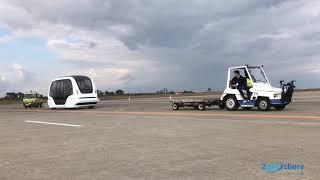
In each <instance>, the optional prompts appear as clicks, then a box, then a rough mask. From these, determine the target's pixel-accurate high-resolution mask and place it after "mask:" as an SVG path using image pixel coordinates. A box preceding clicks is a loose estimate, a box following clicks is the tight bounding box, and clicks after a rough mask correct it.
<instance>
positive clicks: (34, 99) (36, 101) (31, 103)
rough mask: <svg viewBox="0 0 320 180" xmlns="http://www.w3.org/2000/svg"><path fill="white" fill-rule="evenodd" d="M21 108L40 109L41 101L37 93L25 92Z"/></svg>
mask: <svg viewBox="0 0 320 180" xmlns="http://www.w3.org/2000/svg"><path fill="white" fill-rule="evenodd" d="M22 102H23V106H24V108H31V107H36V108H41V107H42V104H43V100H42V98H41V96H40V94H38V93H37V92H32V91H31V92H27V93H25V94H24V96H23V100H22Z"/></svg>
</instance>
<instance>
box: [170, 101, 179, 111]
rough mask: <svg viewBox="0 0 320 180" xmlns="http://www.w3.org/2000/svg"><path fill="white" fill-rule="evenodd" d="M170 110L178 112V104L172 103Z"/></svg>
mask: <svg viewBox="0 0 320 180" xmlns="http://www.w3.org/2000/svg"><path fill="white" fill-rule="evenodd" d="M172 109H173V110H174V111H177V110H179V106H178V104H177V103H173V104H172Z"/></svg>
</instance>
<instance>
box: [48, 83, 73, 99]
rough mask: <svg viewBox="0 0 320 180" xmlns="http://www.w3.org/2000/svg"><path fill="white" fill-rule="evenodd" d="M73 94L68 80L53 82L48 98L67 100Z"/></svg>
mask: <svg viewBox="0 0 320 180" xmlns="http://www.w3.org/2000/svg"><path fill="white" fill-rule="evenodd" d="M72 94H73V89H72V82H71V80H69V79H65V80H59V81H54V82H53V83H52V84H51V87H50V96H51V97H53V98H63V99H65V98H67V97H69V96H70V95H72Z"/></svg>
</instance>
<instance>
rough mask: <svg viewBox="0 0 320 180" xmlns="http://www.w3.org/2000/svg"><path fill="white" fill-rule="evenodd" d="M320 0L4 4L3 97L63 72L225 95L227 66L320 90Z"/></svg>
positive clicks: (0, 5) (126, 85) (102, 84)
mask: <svg viewBox="0 0 320 180" xmlns="http://www.w3.org/2000/svg"><path fill="white" fill-rule="evenodd" d="M319 15H320V1H319V0H287V1H286V0H227V1H226V0H187V1H186V0H77V1H74V0H73V1H72V0H55V1H44V0H27V1H23V0H0V94H3V93H4V92H7V91H29V90H37V91H40V92H41V93H45V92H46V91H47V88H48V86H49V83H50V80H51V79H53V78H55V77H57V76H58V77H59V76H65V75H71V74H83V75H88V76H90V77H92V78H93V79H94V80H95V81H96V84H97V87H98V88H99V89H101V90H115V89H118V88H122V89H125V90H126V91H131V92H134V91H143V92H146V91H156V90H158V89H160V88H168V89H175V90H181V89H193V90H202V89H207V88H208V87H211V88H213V89H223V88H224V86H225V81H226V69H227V67H229V66H234V65H244V64H252V65H261V64H263V65H264V66H265V71H266V72H267V74H268V76H269V79H271V81H272V82H273V83H274V85H275V86H278V82H279V80H281V79H285V80H293V79H296V80H297V85H298V87H300V88H309V87H320V16H319Z"/></svg>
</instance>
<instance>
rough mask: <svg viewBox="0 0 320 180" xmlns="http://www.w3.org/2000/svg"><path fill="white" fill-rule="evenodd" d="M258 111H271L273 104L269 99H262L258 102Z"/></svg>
mask: <svg viewBox="0 0 320 180" xmlns="http://www.w3.org/2000/svg"><path fill="white" fill-rule="evenodd" d="M257 106H258V109H259V110H260V111H270V109H271V103H270V100H269V99H268V98H261V99H259V100H258V102H257Z"/></svg>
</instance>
